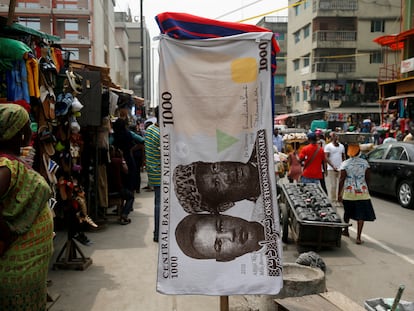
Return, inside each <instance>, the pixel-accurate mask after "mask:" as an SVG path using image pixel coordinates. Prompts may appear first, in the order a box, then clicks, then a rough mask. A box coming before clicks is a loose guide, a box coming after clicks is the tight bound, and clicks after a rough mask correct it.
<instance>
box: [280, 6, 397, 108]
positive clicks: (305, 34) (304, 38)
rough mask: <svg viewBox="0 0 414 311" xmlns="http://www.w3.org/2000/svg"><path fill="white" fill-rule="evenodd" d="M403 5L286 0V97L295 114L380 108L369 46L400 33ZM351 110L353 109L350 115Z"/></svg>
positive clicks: (379, 60)
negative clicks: (384, 36)
mask: <svg viewBox="0 0 414 311" xmlns="http://www.w3.org/2000/svg"><path fill="white" fill-rule="evenodd" d="M400 14H401V0H376V1H367V0H359V1H358V0H348V1H343V0H302V1H296V0H289V9H288V32H287V33H288V40H287V61H286V68H287V78H286V96H287V99H286V100H287V102H288V105H292V109H293V110H294V111H301V112H305V111H312V110H316V109H338V108H345V107H348V108H350V110H349V111H351V112H352V113H358V112H359V111H369V109H367V107H378V97H379V93H378V73H379V68H380V66H382V65H383V64H384V63H387V62H388V61H389V60H390V59H392V58H393V57H396V54H393V53H387V54H386V56H385V54H384V53H383V50H382V49H381V47H380V46H378V44H376V43H375V42H373V40H374V39H375V38H377V37H379V36H381V35H383V34H389V33H398V32H399V31H400ZM351 108H352V109H351Z"/></svg>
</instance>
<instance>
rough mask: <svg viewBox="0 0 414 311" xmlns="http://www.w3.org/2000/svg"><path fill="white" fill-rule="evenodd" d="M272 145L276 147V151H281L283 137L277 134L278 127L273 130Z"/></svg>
mask: <svg viewBox="0 0 414 311" xmlns="http://www.w3.org/2000/svg"><path fill="white" fill-rule="evenodd" d="M273 145H274V146H275V147H276V148H277V151H278V152H283V151H284V148H283V137H282V135H280V134H279V129H278V128H275V129H274V130H273Z"/></svg>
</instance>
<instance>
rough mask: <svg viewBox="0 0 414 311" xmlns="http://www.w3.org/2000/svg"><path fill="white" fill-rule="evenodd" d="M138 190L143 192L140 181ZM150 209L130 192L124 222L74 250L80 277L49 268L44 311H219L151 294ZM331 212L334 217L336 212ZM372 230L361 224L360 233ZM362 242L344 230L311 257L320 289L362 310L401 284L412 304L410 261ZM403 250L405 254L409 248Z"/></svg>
mask: <svg viewBox="0 0 414 311" xmlns="http://www.w3.org/2000/svg"><path fill="white" fill-rule="evenodd" d="M143 178H146V176H145V175H143ZM142 184H143V185H144V186H145V185H146V181H145V180H143V182H142ZM375 200H376V199H375ZM152 208H153V192H146V191H145V190H142V191H141V193H140V194H136V199H135V205H134V211H133V212H132V213H131V214H130V216H131V219H132V223H131V224H129V225H126V226H122V225H119V224H118V223H117V222H116V218H113V219H110V220H109V221H108V224H107V225H106V226H105V228H103V229H101V230H99V231H95V232H88V233H87V235H88V237H89V238H90V239H91V240H92V241H93V244H92V245H91V246H83V245H80V248H81V250H82V251H83V252H84V254H85V255H86V256H87V257H90V258H91V259H92V260H93V264H92V265H91V266H89V267H88V268H87V269H86V270H84V271H74V270H61V269H59V270H53V269H50V273H49V279H50V280H51V281H52V285H51V286H50V287H49V293H50V294H52V296H53V295H56V294H59V295H60V297H59V298H58V299H57V300H56V302H55V304H54V305H53V306H52V307H51V310H53V311H89V310H91V311H93V310H96V311H98V310H99V311H113V310H123V311H141V310H142V311H160V310H161V311H164V310H165V311H169V310H171V311H173V310H174V311H190V310H191V311H192V310H197V311H203V310H220V304H219V297H209V296H165V295H161V294H158V293H157V292H156V290H155V284H156V265H157V244H156V243H154V242H153V241H152V230H153V211H152ZM338 212H339V213H340V214H341V215H342V211H341V210H339V211H338ZM378 225H379V223H378V224H377V223H367V225H366V232H369V231H370V230H369V228H370V226H378ZM65 240H66V234H65V232H58V235H57V238H56V240H55V248H56V249H55V258H56V256H57V253H58V252H59V250H60V249H61V248H62V245H63V243H64V242H65ZM364 240H365V243H364V244H363V245H356V244H355V230H354V227H351V238H342V245H341V248H331V249H326V250H323V251H321V252H319V254H320V255H321V257H322V259H323V260H324V261H325V263H326V266H327V272H326V283H327V287H328V290H329V291H339V292H341V293H343V294H345V295H346V296H348V297H349V298H351V299H352V300H354V301H355V302H357V303H358V304H359V305H361V306H363V303H364V300H365V299H368V298H375V297H393V296H394V295H395V293H396V292H397V289H398V286H399V285H400V284H405V285H406V289H405V292H404V294H403V299H405V300H409V301H413V300H414V288H413V284H414V282H413V280H414V272H413V271H414V269H413V264H414V262H412V261H411V262H410V260H409V258H404V256H400V255H399V253H397V254H396V253H395V252H394V253H393V252H392V251H390V249H387V248H386V247H384V245H382V244H381V243H380V242H379V241H376V240H375V239H372V238H370V237H369V236H364ZM406 252H408V253H411V254H412V252H413V250H406ZM283 256H284V262H294V261H295V260H296V258H297V256H298V252H297V249H296V246H295V244H294V243H292V242H291V243H289V244H287V245H285V246H284V255H283ZM55 258H54V259H53V260H52V261H51V266H52V264H53V263H54V262H55ZM257 300H258V297H257V296H236V297H230V298H229V305H230V310H232V311H236V310H237V311H241V310H257Z"/></svg>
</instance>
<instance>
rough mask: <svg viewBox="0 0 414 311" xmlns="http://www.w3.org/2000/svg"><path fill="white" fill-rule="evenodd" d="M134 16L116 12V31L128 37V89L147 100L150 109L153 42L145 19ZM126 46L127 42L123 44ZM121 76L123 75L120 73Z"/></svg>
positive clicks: (146, 103) (128, 13)
mask: <svg viewBox="0 0 414 311" xmlns="http://www.w3.org/2000/svg"><path fill="white" fill-rule="evenodd" d="M140 18H141V16H132V15H131V12H115V25H116V30H117V32H119V33H120V34H122V33H124V32H125V34H126V36H127V47H125V46H124V47H123V48H125V49H126V50H127V51H128V53H126V55H125V57H127V64H128V68H126V71H125V73H126V75H127V77H126V78H127V80H128V88H129V89H130V90H132V91H134V94H136V95H137V96H139V97H142V98H145V105H146V106H147V107H150V105H149V104H150V102H151V97H152V92H151V81H152V80H151V77H152V75H151V64H152V57H151V41H150V36H149V32H148V29H147V27H146V24H145V17H143V20H142V26H143V27H142V29H141V21H140ZM123 44H125V42H124V43H123ZM119 74H120V75H121V74H122V73H121V72H119Z"/></svg>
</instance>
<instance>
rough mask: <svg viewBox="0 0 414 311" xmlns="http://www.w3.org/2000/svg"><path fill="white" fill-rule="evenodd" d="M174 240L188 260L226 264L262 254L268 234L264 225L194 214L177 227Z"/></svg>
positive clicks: (232, 217)
mask: <svg viewBox="0 0 414 311" xmlns="http://www.w3.org/2000/svg"><path fill="white" fill-rule="evenodd" d="M175 237H176V241H177V244H178V246H179V248H180V249H181V250H182V252H183V253H184V254H185V255H187V256H188V257H191V258H194V259H215V260H216V261H221V262H226V261H231V260H233V259H235V258H237V257H239V256H242V255H244V254H247V253H251V252H255V251H259V250H260V249H261V248H262V247H263V244H264V243H262V242H263V241H264V240H265V233H264V227H263V225H262V224H260V223H259V222H256V221H247V220H245V219H243V218H240V217H234V216H229V215H221V214H220V215H213V214H191V215H187V216H186V217H184V218H183V219H182V220H181V221H180V222H179V223H178V225H177V228H176V230H175Z"/></svg>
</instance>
